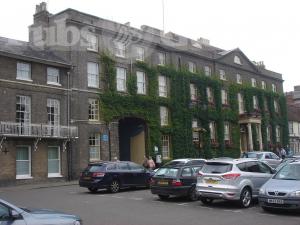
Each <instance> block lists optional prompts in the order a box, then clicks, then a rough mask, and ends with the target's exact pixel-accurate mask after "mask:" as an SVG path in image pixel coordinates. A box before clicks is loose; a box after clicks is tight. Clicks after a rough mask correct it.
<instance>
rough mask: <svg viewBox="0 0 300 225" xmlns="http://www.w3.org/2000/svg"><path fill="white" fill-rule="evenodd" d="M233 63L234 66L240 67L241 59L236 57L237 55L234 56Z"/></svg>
mask: <svg viewBox="0 0 300 225" xmlns="http://www.w3.org/2000/svg"><path fill="white" fill-rule="evenodd" d="M233 62H234V63H235V64H239V65H242V62H241V58H240V57H238V56H237V55H235V56H234V58H233Z"/></svg>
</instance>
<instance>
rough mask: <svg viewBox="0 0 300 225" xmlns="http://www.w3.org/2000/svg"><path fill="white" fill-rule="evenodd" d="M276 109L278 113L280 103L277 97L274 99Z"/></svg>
mask: <svg viewBox="0 0 300 225" xmlns="http://www.w3.org/2000/svg"><path fill="white" fill-rule="evenodd" d="M274 111H275V112H276V113H279V104H278V101H277V100H276V99H274Z"/></svg>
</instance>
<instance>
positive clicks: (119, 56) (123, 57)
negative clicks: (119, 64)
mask: <svg viewBox="0 0 300 225" xmlns="http://www.w3.org/2000/svg"><path fill="white" fill-rule="evenodd" d="M115 56H116V57H118V58H121V59H126V56H125V55H124V56H123V55H115Z"/></svg>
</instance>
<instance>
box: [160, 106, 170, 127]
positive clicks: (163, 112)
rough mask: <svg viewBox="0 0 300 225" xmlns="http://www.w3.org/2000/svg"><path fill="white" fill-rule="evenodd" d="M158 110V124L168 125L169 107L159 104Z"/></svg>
mask: <svg viewBox="0 0 300 225" xmlns="http://www.w3.org/2000/svg"><path fill="white" fill-rule="evenodd" d="M159 112H160V125H161V126H168V125H169V109H168V108H167V107H165V106H160V107H159Z"/></svg>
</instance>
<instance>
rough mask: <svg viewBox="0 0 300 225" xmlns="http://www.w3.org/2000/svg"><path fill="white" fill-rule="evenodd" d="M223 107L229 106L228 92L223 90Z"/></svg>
mask: <svg viewBox="0 0 300 225" xmlns="http://www.w3.org/2000/svg"><path fill="white" fill-rule="evenodd" d="M221 99H222V105H228V92H227V90H225V89H222V90H221Z"/></svg>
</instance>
